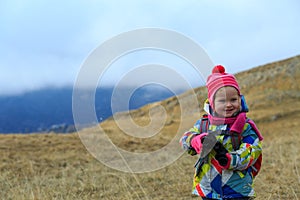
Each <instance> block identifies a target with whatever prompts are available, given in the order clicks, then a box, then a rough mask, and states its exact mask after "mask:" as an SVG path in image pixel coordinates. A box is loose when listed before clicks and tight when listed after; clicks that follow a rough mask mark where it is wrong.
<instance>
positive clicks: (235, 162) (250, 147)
mask: <svg viewBox="0 0 300 200" xmlns="http://www.w3.org/2000/svg"><path fill="white" fill-rule="evenodd" d="M261 153H262V143H261V141H260V140H259V138H258V136H257V134H256V133H255V131H254V130H253V129H252V128H251V126H250V125H249V126H248V127H247V129H246V130H245V131H244V133H243V139H242V142H241V145H240V148H239V149H238V150H237V151H233V152H231V153H230V154H231V163H230V166H229V169H233V170H239V171H242V170H245V169H247V168H249V167H251V166H252V165H253V164H254V163H255V162H256V161H257V159H258V158H259V156H260V155H261Z"/></svg>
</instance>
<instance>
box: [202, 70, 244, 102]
mask: <svg viewBox="0 0 300 200" xmlns="http://www.w3.org/2000/svg"><path fill="white" fill-rule="evenodd" d="M224 86H232V87H234V88H236V89H237V91H238V94H239V95H240V87H239V85H238V83H237V81H236V79H235V77H234V76H233V75H232V74H227V73H225V68H224V67H223V66H222V65H217V66H215V67H214V68H213V70H212V74H211V75H209V76H208V78H207V81H206V87H207V91H208V100H209V104H210V106H212V108H213V106H214V105H213V102H214V96H215V93H216V92H217V91H218V89H220V88H221V87H224Z"/></svg>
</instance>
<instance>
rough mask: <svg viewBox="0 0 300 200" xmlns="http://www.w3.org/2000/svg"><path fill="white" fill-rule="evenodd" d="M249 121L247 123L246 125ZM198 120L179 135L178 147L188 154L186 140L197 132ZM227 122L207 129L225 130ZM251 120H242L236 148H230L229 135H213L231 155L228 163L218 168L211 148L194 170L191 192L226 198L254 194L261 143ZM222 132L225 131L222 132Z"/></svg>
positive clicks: (187, 142) (251, 195)
mask: <svg viewBox="0 0 300 200" xmlns="http://www.w3.org/2000/svg"><path fill="white" fill-rule="evenodd" d="M250 124H251V125H250ZM201 126H202V124H201V120H198V121H197V122H196V124H195V125H194V127H193V128H192V129H190V130H189V131H188V132H186V133H185V134H184V135H183V137H182V138H181V145H182V147H183V148H184V149H185V150H187V151H188V152H189V153H190V154H192V155H193V154H194V153H195V152H194V153H193V151H191V149H192V148H191V145H190V141H191V138H192V137H193V136H194V135H195V134H200V133H201V131H200V130H202V129H201ZM229 128H230V127H227V125H219V126H215V125H209V127H208V130H209V131H214V130H229ZM255 130H256V131H257V129H256V127H255V128H253V123H248V122H247V123H246V124H245V125H244V128H243V132H242V134H241V135H242V138H241V141H240V145H239V148H238V149H237V150H234V149H233V144H232V139H231V136H230V135H229V134H221V135H218V136H217V140H218V141H219V142H221V143H222V144H223V146H224V147H225V148H226V149H227V151H228V152H229V153H230V154H231V158H232V159H231V162H230V166H229V168H228V169H222V168H221V166H220V165H219V163H218V161H217V160H216V159H215V154H216V152H215V151H214V150H212V151H211V152H210V153H209V154H208V156H207V157H205V158H203V159H204V160H200V161H203V162H202V164H201V165H200V166H197V167H196V169H195V175H194V181H193V189H192V193H193V194H194V195H197V196H201V197H206V198H213V199H224V198H225V199H226V198H241V197H254V196H255V192H254V189H253V180H254V177H255V175H256V174H257V172H258V170H259V169H260V164H261V158H262V156H261V154H262V144H261V139H260V138H259V136H258V134H257V132H256V131H255ZM224 132H226V131H224Z"/></svg>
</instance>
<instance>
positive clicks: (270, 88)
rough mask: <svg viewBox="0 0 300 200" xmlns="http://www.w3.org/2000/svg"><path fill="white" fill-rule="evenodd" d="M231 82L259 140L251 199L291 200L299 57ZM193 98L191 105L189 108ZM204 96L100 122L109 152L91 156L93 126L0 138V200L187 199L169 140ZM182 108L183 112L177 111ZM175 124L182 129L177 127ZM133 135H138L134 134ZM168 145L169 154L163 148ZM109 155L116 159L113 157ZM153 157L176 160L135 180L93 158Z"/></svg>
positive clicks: (295, 187) (295, 190) (185, 168)
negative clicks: (243, 101) (260, 154)
mask: <svg viewBox="0 0 300 200" xmlns="http://www.w3.org/2000/svg"><path fill="white" fill-rule="evenodd" d="M225 67H226V66H225ZM236 77H237V79H238V82H239V83H240V87H241V90H242V93H243V94H244V95H245V97H246V100H247V103H248V106H249V109H250V111H249V113H248V117H250V118H252V119H253V120H254V121H255V122H256V124H257V126H258V128H259V129H260V131H261V133H262V134H263V136H264V140H263V163H262V169H261V172H260V173H259V174H258V176H257V177H256V179H255V184H254V188H255V190H256V193H257V197H256V198H255V199H257V200H265V199H284V200H285V199H286V200H290V199H299V198H300V184H299V179H300V148H299V144H300V137H299V132H300V120H299V119H300V101H299V100H300V56H296V57H292V58H289V59H285V60H281V61H278V62H273V63H269V64H265V65H261V66H258V67H256V68H253V69H251V70H248V71H244V72H241V73H238V74H236ZM193 93H195V94H196V97H197V99H198V100H199V103H196V104H194V103H193V98H194V95H193ZM206 95H207V93H206V88H205V87H200V88H195V89H194V90H193V91H188V92H186V93H183V94H181V95H178V97H170V98H167V99H165V100H163V101H158V102H155V103H150V104H147V105H145V106H143V107H141V108H138V109H136V110H132V111H131V112H130V113H124V112H123V113H118V114H116V115H115V117H116V118H115V119H119V122H120V124H117V123H116V120H115V119H113V118H108V119H106V120H105V121H103V122H101V123H100V124H99V125H100V126H101V127H102V129H103V130H104V131H105V133H106V134H105V135H106V136H108V137H109V138H110V141H111V142H113V143H114V145H112V146H113V149H112V150H108V151H101V152H98V154H97V152H96V154H93V153H92V152H91V151H90V150H93V149H92V148H93V147H95V148H97V147H99V146H100V147H102V144H103V143H101V140H100V141H99V140H97V137H96V136H98V135H100V134H98V133H99V126H95V127H89V128H85V129H82V130H81V131H79V132H78V134H17V135H16V134H0V147H1V148H0V158H1V162H0V171H1V172H2V174H1V176H0V187H1V197H2V198H3V199H53V198H54V197H59V198H60V199H74V198H75V199H111V198H115V199H194V198H193V197H192V196H191V187H192V179H193V173H194V164H195V162H196V160H197V157H196V156H190V155H188V154H185V153H184V152H183V151H181V148H180V146H179V144H178V140H177V138H176V137H177V135H179V136H180V135H182V133H181V130H184V129H186V128H189V127H190V126H192V125H193V124H194V120H195V119H196V118H199V117H200V116H201V114H202V113H203V110H202V104H203V101H204V100H205V98H206ZM185 103H186V104H185ZM186 105H188V106H186ZM183 106H184V108H185V109H181V107H182V108H183ZM185 110H186V111H185ZM151 117H152V118H151ZM151 120H152V121H151ZM153 120H154V121H153ZM132 121H133V122H135V124H136V125H138V127H134V126H127V125H132ZM151 122H152V123H154V124H155V123H158V122H159V123H158V124H159V125H161V124H162V125H163V126H162V128H161V129H157V131H153V130H151V129H150V128H151V126H148V125H150V124H151ZM181 122H183V123H182V127H180V126H179V124H181ZM123 124H125V125H126V126H125V128H126V127H127V128H130V130H122V129H121V128H120V126H119V125H123ZM141 128H143V131H138V132H135V130H141ZM178 130H179V131H178ZM177 132H178V134H177ZM129 133H130V134H132V133H135V134H136V136H131V135H129ZM145 133H146V135H145ZM148 134H149V135H148ZM150 134H151V135H150ZM82 136H83V137H82ZM85 136H86V137H85ZM174 138H175V139H174ZM84 139H88V140H89V139H90V141H92V142H93V143H92V144H95V145H92V146H87V145H85V142H86V141H85V140H84ZM173 140H174V141H175V147H174V149H171V151H169V150H170V149H167V148H164V147H166V145H168V144H169V143H170V142H172V141H173ZM104 144H105V145H109V144H110V142H107V143H104ZM91 147H92V148H91ZM116 150H118V152H117V153H118V154H117V155H116V156H113V155H115V154H114V151H116ZM156 150H162V152H166V154H165V155H166V157H164V158H163V159H160V160H158V161H159V162H157V163H161V162H165V160H166V159H167V158H169V157H172V156H174V154H175V152H178V151H181V152H182V153H183V154H181V155H180V156H179V157H177V158H176V159H174V160H173V162H171V163H167V164H166V165H165V166H164V167H161V168H159V169H157V170H156V171H153V170H149V171H146V172H145V173H136V174H134V173H132V172H131V173H124V171H118V170H116V169H114V168H112V167H111V165H108V162H106V163H104V162H103V160H101V159H96V158H95V157H96V156H97V155H100V156H103V157H101V158H106V157H105V156H107V158H108V159H109V160H106V161H109V162H110V163H109V164H114V163H116V162H117V161H118V158H119V157H117V156H120V155H125V153H127V152H133V153H134V155H136V156H139V155H143V154H142V153H146V152H149V153H150V152H154V153H155V152H156ZM145 155H146V154H145ZM125 158H126V157H123V160H124V159H125ZM149 159H150V161H151V160H152V159H153V158H152V157H149ZM135 160H136V159H132V160H130V159H126V161H127V163H126V164H123V165H122V166H117V167H126V166H131V164H132V161H135ZM144 163H145V164H144ZM138 164H139V165H140V166H142V167H144V166H143V165H151V164H156V162H153V163H151V162H149V160H147V159H144V160H141V161H140V162H138ZM146 167H147V166H146ZM118 169H119V168H118ZM132 169H134V168H132Z"/></svg>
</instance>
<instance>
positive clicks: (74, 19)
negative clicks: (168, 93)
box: [0, 0, 300, 94]
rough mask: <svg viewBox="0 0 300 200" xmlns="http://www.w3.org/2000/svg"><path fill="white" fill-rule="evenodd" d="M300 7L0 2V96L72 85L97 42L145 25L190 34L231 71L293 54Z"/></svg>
mask: <svg viewBox="0 0 300 200" xmlns="http://www.w3.org/2000/svg"><path fill="white" fill-rule="evenodd" d="M299 10H300V2H299V1H298V0H286V1H282V0H264V1H261V0H226V1H220V0H187V1H182V0H165V1H159V0H144V1H141V0H131V1H119V0H107V1H96V0H77V1H68V0H66V1H58V0H53V1H48V0H44V1H38V0H26V1H23V0H2V1H0V30H1V31H0V94H15V93H20V92H24V91H30V90H35V89H39V88H43V87H48V86H55V87H61V86H66V85H73V83H74V81H75V79H76V76H77V74H78V72H79V70H80V67H81V65H82V64H83V62H84V60H85V59H86V58H87V57H88V55H89V54H90V53H91V52H92V51H93V50H94V49H95V48H97V47H98V46H99V45H100V44H102V43H103V42H105V41H106V40H108V39H110V38H112V37H114V36H116V35H118V34H121V33H122V32H125V31H130V30H134V29H139V28H146V27H157V28H162V29H170V30H173V31H176V32H179V33H181V34H184V35H186V36H187V37H190V38H191V39H192V40H194V41H195V42H197V43H198V44H199V45H201V47H203V48H204V49H205V51H206V52H207V54H208V55H209V56H210V58H211V59H212V61H213V62H214V63H216V64H223V65H224V66H225V67H226V69H227V71H228V72H231V73H236V72H239V71H243V70H246V69H250V68H252V67H256V66H259V65H263V64H266V63H270V62H274V61H277V60H281V59H285V58H288V57H292V56H295V55H298V54H300V40H299V35H300V26H299V21H300V13H299ZM128 62H129V61H128ZM142 62H143V61H141V63H142ZM141 63H140V64H141ZM187 73H188V72H187ZM194 79H195V82H197V80H196V79H197V77H195V78H194ZM195 84H197V83H195Z"/></svg>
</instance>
